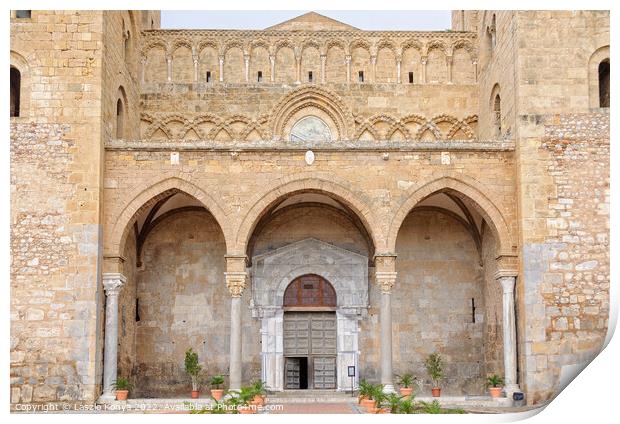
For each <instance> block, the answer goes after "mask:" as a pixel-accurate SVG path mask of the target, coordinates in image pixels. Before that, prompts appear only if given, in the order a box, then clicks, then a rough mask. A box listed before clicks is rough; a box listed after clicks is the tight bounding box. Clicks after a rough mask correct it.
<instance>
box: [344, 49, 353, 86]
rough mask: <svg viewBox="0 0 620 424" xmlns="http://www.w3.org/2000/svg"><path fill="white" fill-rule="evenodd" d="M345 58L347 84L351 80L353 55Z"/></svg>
mask: <svg viewBox="0 0 620 424" xmlns="http://www.w3.org/2000/svg"><path fill="white" fill-rule="evenodd" d="M344 60H345V62H346V64H347V84H349V83H350V82H351V56H350V55H349V56H346V57H345V58H344Z"/></svg>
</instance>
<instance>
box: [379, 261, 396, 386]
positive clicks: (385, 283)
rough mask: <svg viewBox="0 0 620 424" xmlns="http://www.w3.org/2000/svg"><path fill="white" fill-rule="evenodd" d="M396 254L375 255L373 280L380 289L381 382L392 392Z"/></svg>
mask: <svg viewBox="0 0 620 424" xmlns="http://www.w3.org/2000/svg"><path fill="white" fill-rule="evenodd" d="M395 265H396V256H394V255H377V256H375V281H376V283H377V284H378V285H379V288H380V290H381V309H380V313H379V321H380V324H381V345H380V346H381V384H383V385H384V387H385V388H384V391H385V392H386V393H393V392H394V383H393V381H392V378H393V375H392V287H394V283H395V282H396V270H395Z"/></svg>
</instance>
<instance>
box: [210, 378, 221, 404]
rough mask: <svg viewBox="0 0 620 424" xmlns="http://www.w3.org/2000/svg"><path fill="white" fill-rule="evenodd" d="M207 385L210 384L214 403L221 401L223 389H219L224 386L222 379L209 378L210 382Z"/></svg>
mask: <svg viewBox="0 0 620 424" xmlns="http://www.w3.org/2000/svg"><path fill="white" fill-rule="evenodd" d="M209 383H210V384H211V397H212V398H213V399H215V400H216V401H219V400H220V399H222V396H223V395H224V389H220V386H221V385H222V384H224V377H223V376H221V375H214V376H213V377H211V381H210V382H209Z"/></svg>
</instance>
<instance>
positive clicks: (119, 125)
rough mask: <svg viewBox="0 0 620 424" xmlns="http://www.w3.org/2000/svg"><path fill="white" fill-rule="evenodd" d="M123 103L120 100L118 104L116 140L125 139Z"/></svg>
mask: <svg viewBox="0 0 620 424" xmlns="http://www.w3.org/2000/svg"><path fill="white" fill-rule="evenodd" d="M123 121H124V111H123V101H122V100H121V99H118V100H117V102H116V138H123Z"/></svg>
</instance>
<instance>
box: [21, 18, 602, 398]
mask: <svg viewBox="0 0 620 424" xmlns="http://www.w3.org/2000/svg"><path fill="white" fill-rule="evenodd" d="M159 25H160V14H159V12H157V11H104V12H101V11H59V12H54V11H13V12H12V16H11V124H10V128H11V134H10V136H11V137H10V140H11V254H12V258H11V401H12V402H13V403H29V402H33V403H36V402H50V401H52V402H59V401H66V400H76V401H83V402H95V401H97V400H98V399H103V400H105V399H111V398H113V395H114V389H113V383H114V381H115V380H116V379H117V378H118V377H121V376H122V377H127V378H129V379H130V380H132V381H133V383H134V391H133V395H134V396H137V397H140V396H142V397H164V396H166V397H168V396H175V395H179V394H183V393H185V392H187V390H188V384H189V383H188V382H189V380H188V377H187V375H186V374H185V373H184V370H183V358H184V352H185V350H187V349H188V348H190V347H191V348H193V349H194V350H195V351H196V352H197V353H198V355H199V358H200V361H201V363H203V365H204V368H205V372H206V375H215V374H222V375H224V376H225V377H226V385H227V386H228V387H230V388H239V387H241V386H242V385H244V384H247V383H248V382H249V381H251V380H255V379H262V380H264V381H265V382H266V384H267V387H268V389H269V390H271V391H282V390H291V389H322V390H341V391H344V390H351V389H352V388H356V387H357V386H358V384H359V381H360V379H367V380H369V381H374V382H381V383H383V384H385V385H386V386H387V387H388V388H390V387H393V385H394V384H395V381H396V380H397V376H398V375H402V374H403V373H406V372H411V373H413V374H414V375H415V376H417V377H418V379H419V380H420V381H421V386H420V388H419V391H420V392H421V393H426V392H430V388H431V383H430V381H429V378H428V376H427V375H426V372H425V369H424V360H425V358H426V357H427V356H428V355H429V354H431V353H439V354H440V355H441V356H442V358H443V360H444V364H445V376H444V379H443V380H442V382H441V385H442V389H443V391H444V393H446V394H448V395H455V396H457V395H458V396H462V395H480V394H483V393H484V383H485V381H486V377H487V376H488V375H491V374H498V375H501V376H502V377H503V378H504V381H505V392H506V395H507V396H509V397H510V396H511V395H512V393H513V392H516V391H522V392H524V393H525V396H526V399H527V402H528V403H529V404H536V403H539V402H542V401H545V400H548V399H550V398H552V397H553V396H554V395H555V394H557V393H558V391H559V390H560V388H561V382H562V381H565V379H566V378H567V376H570V375H571V373H574V370H575V369H581V368H583V367H585V366H586V365H587V363H588V362H589V361H590V360H592V358H594V357H595V356H596V355H597V354H598V352H599V351H600V349H601V348H602V346H603V342H604V339H605V336H606V333H607V325H608V316H609V282H610V278H609V69H610V68H609V13H608V12H603V11H545V12H542V11H497V12H494V11H454V12H453V13H452V28H451V29H449V30H446V31H428V32H423V31H415V29H413V28H412V30H411V31H364V30H360V29H357V28H354V27H352V26H350V25H347V24H345V23H342V22H338V21H335V20H332V19H330V18H327V17H325V16H322V15H319V14H316V13H308V14H305V15H301V16H299V17H297V18H295V19H292V20H290V21H286V22H283V23H281V24H278V25H275V26H273V27H270V28H266V29H264V30H169V29H160V28H159ZM350 367H355V375H354V377H353V378H351V377H350V375H349V371H350V369H349V368H350Z"/></svg>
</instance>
